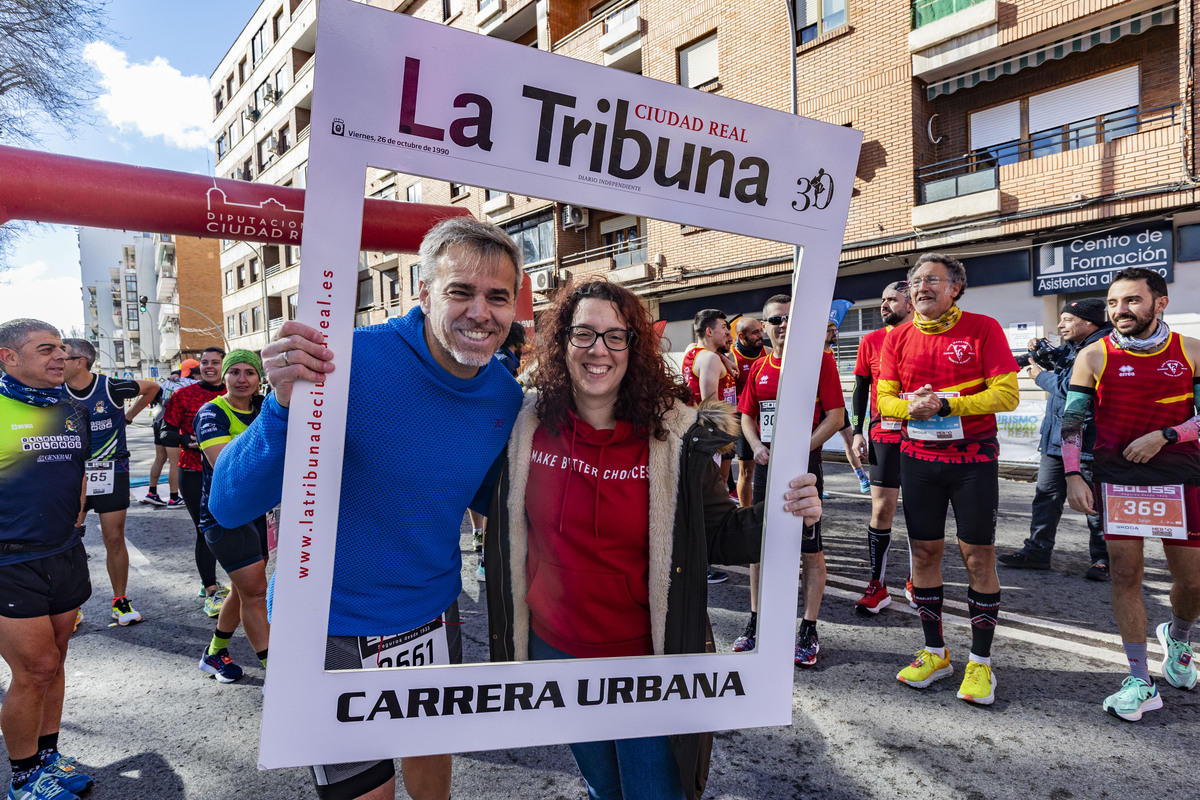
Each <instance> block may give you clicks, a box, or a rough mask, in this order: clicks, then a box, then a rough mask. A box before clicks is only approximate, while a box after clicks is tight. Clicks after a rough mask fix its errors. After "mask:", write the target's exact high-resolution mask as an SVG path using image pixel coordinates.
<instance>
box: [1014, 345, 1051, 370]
mask: <svg viewBox="0 0 1200 800" xmlns="http://www.w3.org/2000/svg"><path fill="white" fill-rule="evenodd" d="M1060 349H1061V348H1057V347H1051V346H1050V342H1048V341H1046V340H1045V339H1038V340H1037V341H1036V342H1035V343H1034V345H1033V350H1032V351H1031V352H1027V353H1022V354H1021V355H1018V356H1017V357H1016V358H1017V366H1018V367H1020V368H1021V369H1025V367H1028V366H1029V362H1030V361H1032V362H1033V363H1034V364H1037V365H1038V366H1039V367H1041V368H1042V369H1044V370H1047V371H1049V372H1053V371H1054V369H1055V368H1056V367H1057V366H1058V352H1059V350H1060Z"/></svg>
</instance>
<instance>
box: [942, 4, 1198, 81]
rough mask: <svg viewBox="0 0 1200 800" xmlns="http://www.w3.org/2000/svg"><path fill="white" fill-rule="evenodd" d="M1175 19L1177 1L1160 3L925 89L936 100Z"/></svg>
mask: <svg viewBox="0 0 1200 800" xmlns="http://www.w3.org/2000/svg"><path fill="white" fill-rule="evenodd" d="M1174 22H1175V5H1174V4H1173V3H1170V4H1167V5H1164V6H1159V7H1158V8H1153V9H1150V10H1149V11H1143V12H1141V13H1140V14H1134V15H1133V16H1131V17H1126V18H1125V19H1120V20H1117V21H1115V22H1112V23H1109V24H1108V25H1101V26H1100V27H1098V28H1092V29H1091V30H1090V31H1085V32H1083V33H1080V34H1077V35H1075V36H1069V37H1067V38H1066V39H1059V40H1058V41H1057V42H1052V43H1051V44H1048V45H1046V46H1044V47H1039V48H1037V49H1036V50H1028V51H1026V52H1024V53H1020V54H1018V55H1015V56H1012V57H1010V58H1006V59H1003V60H1002V61H993V62H992V63H990V64H986V65H984V66H982V67H979V68H977V69H973V70H971V71H970V72H964V73H962V74H961V75H955V76H953V77H951V78H946V79H945V80H941V81H937V82H935V83H931V84H929V86H928V87H926V89H925V91H926V93H927V95H928V97H929V99H930V100H933V99H934V98H936V97H939V96H940V95H944V94H951V93H953V92H957V91H958V90H959V89H969V88H971V87H972V86H975V85H977V84H980V83H983V82H984V81H994V80H995V79H996V78H999V77H1000V76H1001V75H1012V74H1013V73H1014V72H1020V71H1021V70H1023V69H1025V68H1026V67H1036V66H1039V65H1040V64H1044V63H1045V62H1047V61H1053V60H1055V59H1059V58H1066V57H1067V56H1069V55H1071V54H1072V53H1082V52H1084V51H1087V50H1091V49H1092V48H1093V47H1096V46H1097V45H1102V44H1111V43H1112V42H1115V41H1116V40H1117V39H1120V38H1121V37H1122V36H1128V35H1129V34H1134V33H1142V32H1144V31H1147V30H1149V29H1150V28H1153V27H1156V26H1158V25H1171V24H1174Z"/></svg>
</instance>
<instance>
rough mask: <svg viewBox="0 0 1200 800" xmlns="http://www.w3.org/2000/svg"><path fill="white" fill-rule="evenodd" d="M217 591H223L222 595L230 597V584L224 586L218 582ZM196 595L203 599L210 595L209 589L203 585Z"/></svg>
mask: <svg viewBox="0 0 1200 800" xmlns="http://www.w3.org/2000/svg"><path fill="white" fill-rule="evenodd" d="M217 591H218V592H220V593H221V596H222V597H229V587H228V586H222V585H221V584H219V583H218V584H217ZM196 597H198V598H200V599H201V600H203V599H204V598H206V597H208V591H207V590H206V589H205V588H204V587H203V586H201V587H200V589H199V591H197V592H196Z"/></svg>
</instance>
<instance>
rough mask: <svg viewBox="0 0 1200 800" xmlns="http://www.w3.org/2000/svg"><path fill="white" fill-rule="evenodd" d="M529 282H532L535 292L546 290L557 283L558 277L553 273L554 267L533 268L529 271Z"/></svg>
mask: <svg viewBox="0 0 1200 800" xmlns="http://www.w3.org/2000/svg"><path fill="white" fill-rule="evenodd" d="M529 282H530V283H531V284H533V290H534V291H535V292H548V291H550V290H551V289H553V288H554V287H555V286H557V285H558V279H557V278H556V277H555V275H554V267H545V268H544V269H537V270H533V271H532V272H530V273H529Z"/></svg>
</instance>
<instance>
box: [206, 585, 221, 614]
mask: <svg viewBox="0 0 1200 800" xmlns="http://www.w3.org/2000/svg"><path fill="white" fill-rule="evenodd" d="M223 605H225V595H223V594H221V592H220V591H219V590H214V591H213V592H212V593H211V594H207V595H205V596H204V613H205V614H208V615H209V616H210V617H215V616H217V615H218V614H220V613H221V606H223Z"/></svg>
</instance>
